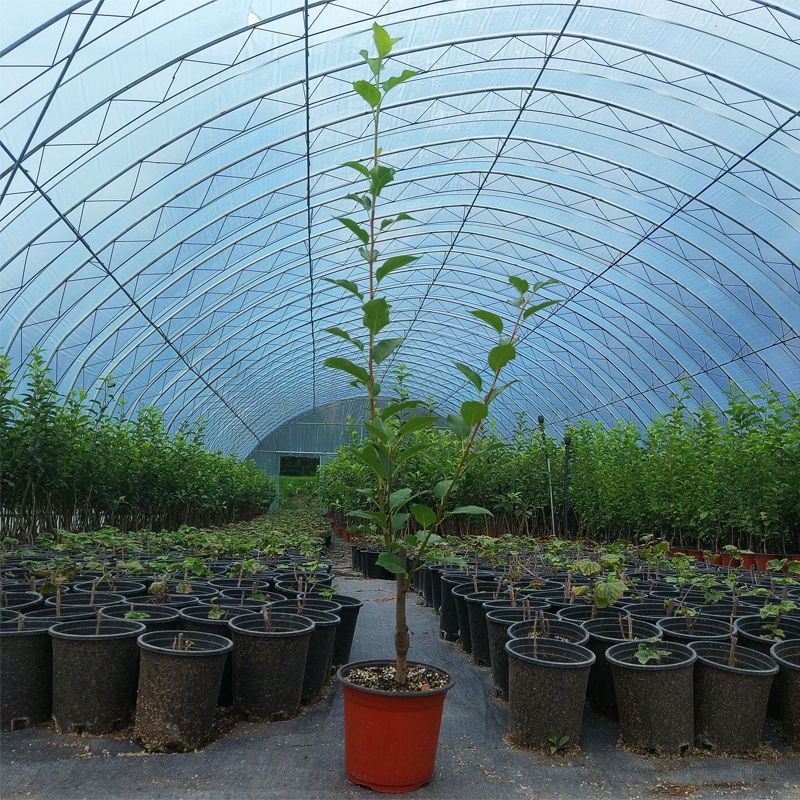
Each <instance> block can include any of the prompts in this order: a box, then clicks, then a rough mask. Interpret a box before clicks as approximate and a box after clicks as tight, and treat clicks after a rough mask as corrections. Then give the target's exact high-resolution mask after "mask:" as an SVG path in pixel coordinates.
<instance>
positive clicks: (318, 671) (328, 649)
mask: <svg viewBox="0 0 800 800" xmlns="http://www.w3.org/2000/svg"><path fill="white" fill-rule="evenodd" d="M290 604H291V605H290ZM334 605H336V606H337V607H339V608H341V606H339V605H338V603H335V604H334ZM291 606H294V610H292V609H291ZM273 608H275V609H277V610H279V611H287V612H289V613H296V614H299V615H300V616H302V617H305V618H306V619H310V620H312V621H313V623H314V631H313V632H312V634H311V639H310V641H309V643H308V652H307V653H306V663H305V669H304V673H303V691H302V693H301V695H300V702H301V703H311V702H313V701H314V700H316V699H317V697H319V696H320V694H322V690H323V688H324V687H325V683H326V681H327V680H328V678H329V677H330V674H331V665H332V663H333V643H334V641H335V639H336V628H337V627H338V626H339V622H340V620H339V617H338V616H337V615H336V614H334V613H332V612H330V611H323V610H320V609H317V608H314V607H313V606H305V607H304V608H303V610H302V611H298V610H297V605H296V604H295V602H294V601H293V600H284V601H283V602H281V603H275V605H274V606H273Z"/></svg>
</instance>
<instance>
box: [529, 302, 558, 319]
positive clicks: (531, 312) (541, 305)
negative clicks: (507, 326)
mask: <svg viewBox="0 0 800 800" xmlns="http://www.w3.org/2000/svg"><path fill="white" fill-rule="evenodd" d="M561 302H563V301H561V300H545V301H544V302H542V303H537V304H536V305H535V306H529V307H528V308H526V309H525V311H523V312H522V318H523V319H528V317H531V316H533V315H534V314H536V313H537V312H539V311H541V310H542V309H544V308H548V307H549V306H554V305H556V304H557V303H561Z"/></svg>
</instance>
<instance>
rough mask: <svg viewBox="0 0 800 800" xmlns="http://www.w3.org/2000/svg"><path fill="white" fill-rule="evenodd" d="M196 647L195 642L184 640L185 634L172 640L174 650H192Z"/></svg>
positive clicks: (180, 634)
mask: <svg viewBox="0 0 800 800" xmlns="http://www.w3.org/2000/svg"><path fill="white" fill-rule="evenodd" d="M193 647H194V642H193V641H192V640H191V639H184V638H183V634H182V633H179V634H178V635H177V636H176V637H175V638H174V639H173V640H172V649H173V650H184V651H186V650H191V649H192V648H193Z"/></svg>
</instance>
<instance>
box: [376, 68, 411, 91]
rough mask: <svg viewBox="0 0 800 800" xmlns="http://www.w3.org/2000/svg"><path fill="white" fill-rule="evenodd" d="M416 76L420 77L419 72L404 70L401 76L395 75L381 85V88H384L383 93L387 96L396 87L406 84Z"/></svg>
mask: <svg viewBox="0 0 800 800" xmlns="http://www.w3.org/2000/svg"><path fill="white" fill-rule="evenodd" d="M415 75H419V71H418V70H413V69H404V70H403V71H402V72H401V73H400V74H399V75H394V76H393V77H391V78H389V79H388V80H385V81H384V82H383V83H382V84H381V87H383V93H384V94H386V93H387V92H389V91H391V90H392V89H394V87H395V86H399V85H400V84H401V83H404V82H405V81H407V80H408V79H409V78H413V77H414V76H415Z"/></svg>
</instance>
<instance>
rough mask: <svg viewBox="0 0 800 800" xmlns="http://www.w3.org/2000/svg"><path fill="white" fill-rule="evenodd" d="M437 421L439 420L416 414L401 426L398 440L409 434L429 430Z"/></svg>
mask: <svg viewBox="0 0 800 800" xmlns="http://www.w3.org/2000/svg"><path fill="white" fill-rule="evenodd" d="M437 419H439V418H438V417H433V416H428V415H425V414H415V415H414V416H413V417H409V418H408V419H407V420H406V421H405V422H404V423H403V424H402V425H401V426H400V429H399V430H398V431H397V438H398V439H400V438H402V437H404V436H408V434H409V433H413V432H414V431H418V430H421V429H422V428H429V427H430V426H431V425H433V424H434V423H435V422H436V420H437Z"/></svg>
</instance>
